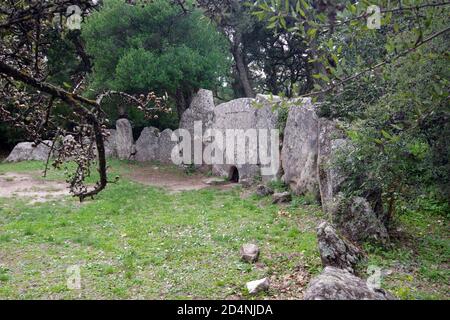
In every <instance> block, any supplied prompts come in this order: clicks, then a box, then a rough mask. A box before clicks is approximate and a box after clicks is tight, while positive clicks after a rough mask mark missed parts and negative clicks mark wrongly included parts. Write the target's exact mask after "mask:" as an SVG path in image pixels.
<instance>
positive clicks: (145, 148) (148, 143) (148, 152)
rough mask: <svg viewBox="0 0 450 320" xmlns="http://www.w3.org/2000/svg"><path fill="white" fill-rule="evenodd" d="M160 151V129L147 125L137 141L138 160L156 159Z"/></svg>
mask: <svg viewBox="0 0 450 320" xmlns="http://www.w3.org/2000/svg"><path fill="white" fill-rule="evenodd" d="M158 152H159V130H158V129H156V128H154V127H147V128H144V130H142V133H141V135H140V137H139V139H138V141H136V161H140V162H145V161H155V160H157V159H158Z"/></svg>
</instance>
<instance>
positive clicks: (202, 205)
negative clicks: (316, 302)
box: [0, 162, 320, 299]
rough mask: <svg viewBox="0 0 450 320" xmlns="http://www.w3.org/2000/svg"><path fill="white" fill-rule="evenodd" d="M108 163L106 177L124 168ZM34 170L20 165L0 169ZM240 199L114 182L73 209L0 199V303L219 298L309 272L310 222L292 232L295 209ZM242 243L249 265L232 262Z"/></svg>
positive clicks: (236, 194) (313, 262) (68, 201)
mask: <svg viewBox="0 0 450 320" xmlns="http://www.w3.org/2000/svg"><path fill="white" fill-rule="evenodd" d="M112 165H113V167H114V174H120V172H121V170H122V169H123V168H125V169H126V170H128V169H127V166H120V165H119V164H118V163H117V162H113V163H112ZM38 168H40V165H39V164H36V163H29V164H24V163H22V164H17V165H1V166H0V171H2V172H7V171H15V172H18V171H21V172H24V171H30V170H34V169H38ZM49 178H51V179H57V178H61V175H60V174H59V173H55V172H52V173H51V174H50V175H49ZM240 193H241V192H240V190H239V189H236V190H232V191H219V190H202V191H195V192H183V193H177V194H169V193H167V192H166V191H164V190H162V189H157V188H149V187H144V186H142V185H139V184H136V183H133V182H131V181H127V180H121V182H120V183H118V184H115V185H111V186H110V187H109V188H108V189H107V191H106V192H104V193H102V194H101V195H100V196H99V197H97V198H96V200H94V201H88V202H86V203H83V204H80V203H78V202H77V201H76V200H75V199H72V198H70V197H67V198H65V199H64V200H63V201H57V202H48V203H42V204H36V205H33V206H30V205H27V204H26V203H27V202H26V201H23V199H14V200H11V199H9V200H8V199H0V208H1V209H0V234H1V237H0V248H1V253H0V257H1V262H0V264H1V266H2V269H1V272H0V279H1V280H0V281H1V285H0V297H1V298H32V299H34V298H67V299H69V298H156V299H159V298H173V299H181V298H222V299H223V298H226V297H229V296H233V295H241V294H243V295H245V292H244V290H243V289H244V285H245V282H246V281H249V280H254V279H259V278H261V277H264V276H270V275H275V274H278V273H279V274H283V273H289V272H290V271H291V270H292V269H294V268H295V267H298V266H302V267H306V268H308V270H311V272H317V271H318V270H319V265H320V261H319V258H318V252H317V248H316V245H315V242H316V238H315V233H314V228H313V225H311V228H310V229H309V230H307V231H306V230H305V231H303V232H300V231H299V228H298V227H297V222H298V221H300V220H301V219H302V217H301V216H302V214H305V212H304V211H302V210H296V211H295V212H292V213H291V216H280V215H278V211H279V208H278V207H276V206H273V205H270V204H268V203H267V199H263V200H259V199H256V198H252V197H250V198H248V199H242V198H241V196H240ZM315 209H316V210H317V209H318V208H315ZM311 223H312V221H311ZM249 241H255V242H257V243H258V244H259V245H260V246H261V248H262V257H261V262H262V264H261V265H259V266H258V267H255V266H250V265H248V264H245V263H242V262H241V261H240V260H239V248H240V246H241V245H242V244H243V243H245V242H249ZM72 265H79V266H81V274H82V285H83V289H82V290H81V291H70V290H68V289H67V287H66V278H67V275H66V269H67V267H69V266H72ZM270 294H271V293H270V292H269V294H268V295H269V296H270Z"/></svg>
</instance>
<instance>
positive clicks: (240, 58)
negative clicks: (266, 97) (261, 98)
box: [231, 31, 255, 98]
mask: <svg viewBox="0 0 450 320" xmlns="http://www.w3.org/2000/svg"><path fill="white" fill-rule="evenodd" d="M241 43H242V34H241V33H240V32H239V31H236V33H235V34H234V39H233V46H232V49H231V51H232V54H233V58H234V63H235V67H236V71H237V76H238V80H239V84H240V87H241V88H242V90H243V93H244V95H245V97H249V98H253V97H255V92H254V90H253V88H252V85H251V83H250V77H249V72H248V68H247V65H246V63H245V58H244V53H243V52H242V49H241Z"/></svg>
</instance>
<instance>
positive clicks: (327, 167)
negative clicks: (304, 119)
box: [317, 118, 349, 213]
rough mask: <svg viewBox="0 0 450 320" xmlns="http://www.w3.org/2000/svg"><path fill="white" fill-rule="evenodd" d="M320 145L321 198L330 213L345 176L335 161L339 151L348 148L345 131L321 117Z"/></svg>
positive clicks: (318, 162) (326, 210) (325, 209)
mask: <svg viewBox="0 0 450 320" xmlns="http://www.w3.org/2000/svg"><path fill="white" fill-rule="evenodd" d="M318 143H319V145H318V161H317V168H318V174H319V186H320V198H321V202H322V208H323V210H324V212H326V213H329V212H330V208H331V206H332V203H333V200H334V198H335V197H336V195H337V194H338V193H339V191H340V188H341V184H342V182H343V181H344V176H343V174H342V173H341V172H339V170H338V169H337V168H336V164H335V163H334V161H335V160H336V157H337V155H338V153H339V152H343V151H344V150H345V148H348V147H349V146H348V143H347V140H346V139H344V133H343V132H342V130H340V129H338V127H337V124H336V122H334V121H331V120H328V119H323V118H321V119H319V142H318Z"/></svg>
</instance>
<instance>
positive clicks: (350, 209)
mask: <svg viewBox="0 0 450 320" xmlns="http://www.w3.org/2000/svg"><path fill="white" fill-rule="evenodd" d="M330 214H331V219H332V222H333V225H335V226H336V229H337V230H338V231H339V232H340V233H341V234H342V235H343V236H345V237H346V238H348V239H349V240H351V241H353V242H363V241H375V242H380V243H386V242H387V241H389V235H388V232H387V230H386V227H385V225H384V224H383V222H382V221H381V220H380V218H379V217H378V216H377V214H376V213H375V212H374V211H373V210H372V208H371V206H370V204H369V202H368V201H367V200H366V199H364V198H361V197H353V198H350V199H347V198H345V197H343V196H342V195H338V196H337V197H336V200H335V201H334V202H333V207H332V208H331V209H330Z"/></svg>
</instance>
